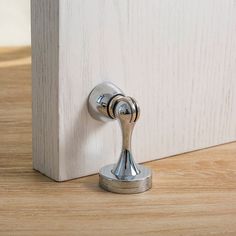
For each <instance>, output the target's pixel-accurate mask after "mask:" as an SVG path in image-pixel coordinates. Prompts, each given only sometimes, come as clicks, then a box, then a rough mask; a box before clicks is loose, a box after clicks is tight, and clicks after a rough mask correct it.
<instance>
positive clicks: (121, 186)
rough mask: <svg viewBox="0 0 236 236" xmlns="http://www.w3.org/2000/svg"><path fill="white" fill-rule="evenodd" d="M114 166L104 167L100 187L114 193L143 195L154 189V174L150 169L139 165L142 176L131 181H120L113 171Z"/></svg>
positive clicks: (139, 175)
mask: <svg viewBox="0 0 236 236" xmlns="http://www.w3.org/2000/svg"><path fill="white" fill-rule="evenodd" d="M113 167H114V164H112V165H107V166H104V167H103V168H101V169H100V171H99V185H100V187H101V188H103V189H105V190H107V191H109V192H113V193H127V194H131V193H142V192H145V191H147V190H148V189H150V188H151V187H152V172H151V170H150V169H149V168H147V167H145V166H143V165H138V168H139V170H140V174H138V175H136V176H134V177H133V178H132V179H130V180H121V179H118V178H117V177H116V176H115V175H114V174H113V173H112V172H111V171H112V169H113Z"/></svg>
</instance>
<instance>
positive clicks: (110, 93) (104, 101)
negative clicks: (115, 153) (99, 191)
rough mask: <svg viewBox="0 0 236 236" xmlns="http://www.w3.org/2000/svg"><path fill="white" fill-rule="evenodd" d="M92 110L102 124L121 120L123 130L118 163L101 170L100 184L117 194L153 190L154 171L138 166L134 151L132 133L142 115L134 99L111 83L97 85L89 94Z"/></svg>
mask: <svg viewBox="0 0 236 236" xmlns="http://www.w3.org/2000/svg"><path fill="white" fill-rule="evenodd" d="M88 111H89V113H90V115H91V116H92V117H93V118H94V119H96V120H100V121H109V120H115V119H117V120H118V121H119V123H120V127H121V130H122V138H123V142H122V150H121V154H120V158H119V160H118V162H117V164H112V165H107V166H104V167H103V168H101V169H100V171H99V185H100V186H101V187H102V188H103V189H105V190H107V191H110V192H115V193H141V192H144V191H147V190H148V189H150V188H151V187H152V173H151V170H150V169H149V168H147V167H145V166H143V165H139V164H136V163H135V161H134V158H133V155H132V152H131V139H132V132H133V128H134V126H135V123H136V122H137V120H138V118H139V115H140V108H139V106H138V104H137V102H136V101H135V99H134V98H132V97H128V96H125V95H124V93H123V92H122V91H121V90H120V89H119V88H118V87H116V86H115V85H114V84H112V83H110V82H104V83H102V84H99V85H97V86H96V87H95V88H94V89H93V90H92V92H91V93H90V95H89V98H88Z"/></svg>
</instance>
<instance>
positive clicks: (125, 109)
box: [112, 97, 140, 180]
mask: <svg viewBox="0 0 236 236" xmlns="http://www.w3.org/2000/svg"><path fill="white" fill-rule="evenodd" d="M114 110H115V112H114V113H115V117H116V118H117V119H118V120H119V123H120V127H121V130H122V140H123V142H122V151H121V154H120V158H119V161H118V163H117V164H116V165H115V167H114V168H113V170H112V173H113V174H114V175H115V176H116V177H117V178H118V179H121V180H131V179H133V177H134V176H136V175H138V174H139V173H140V170H139V168H138V165H137V164H136V163H135V161H134V159H133V155H132V152H131V139H132V133H133V129H134V125H135V122H136V121H137V118H138V114H139V109H138V106H137V104H136V103H135V102H134V100H132V99H131V98H130V97H122V98H120V101H117V103H116V107H115V108H114Z"/></svg>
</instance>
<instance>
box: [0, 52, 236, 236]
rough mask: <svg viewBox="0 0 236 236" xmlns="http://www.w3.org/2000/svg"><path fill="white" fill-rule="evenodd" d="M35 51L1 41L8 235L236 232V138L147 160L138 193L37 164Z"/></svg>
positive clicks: (0, 163)
mask: <svg viewBox="0 0 236 236" xmlns="http://www.w3.org/2000/svg"><path fill="white" fill-rule="evenodd" d="M29 56H30V49H29V48H8V49H6V48H2V49H0V235H171V236H172V235H187V236H191V235H219V236H220V235H232V236H233V235H236V143H231V144H226V145H222V146H218V147H215V148H210V149H206V150H201V151H197V152H192V153H187V154H183V155H179V156H176V157H172V158H167V159H163V160H158V161H154V162H150V163H147V164H146V165H147V166H149V167H151V168H152V169H153V188H152V190H150V191H148V192H146V193H143V194H136V195H118V194H112V193H108V192H105V191H103V190H101V189H100V188H99V187H98V184H97V183H98V176H97V175H94V176H89V177H85V178H81V179H76V180H72V181H68V182H63V183H56V182H54V181H52V180H50V179H49V178H47V177H45V176H43V175H41V174H40V173H38V172H36V171H34V170H32V161H31V80H30V78H31V72H30V71H31V67H30V59H29ZM4 58H5V59H4ZM3 65H4V66H3Z"/></svg>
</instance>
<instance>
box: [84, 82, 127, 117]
mask: <svg viewBox="0 0 236 236" xmlns="http://www.w3.org/2000/svg"><path fill="white" fill-rule="evenodd" d="M118 95H120V96H124V93H123V92H122V90H121V89H119V88H118V87H116V86H115V85H114V84H113V83H111V82H103V83H101V84H99V85H97V86H96V87H95V88H94V89H93V90H92V91H91V93H90V94H89V97H88V111H89V114H90V115H91V116H92V117H93V118H94V119H96V120H99V121H109V120H112V117H110V116H109V114H108V105H109V102H110V101H111V100H112V98H114V97H116V96H118Z"/></svg>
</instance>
